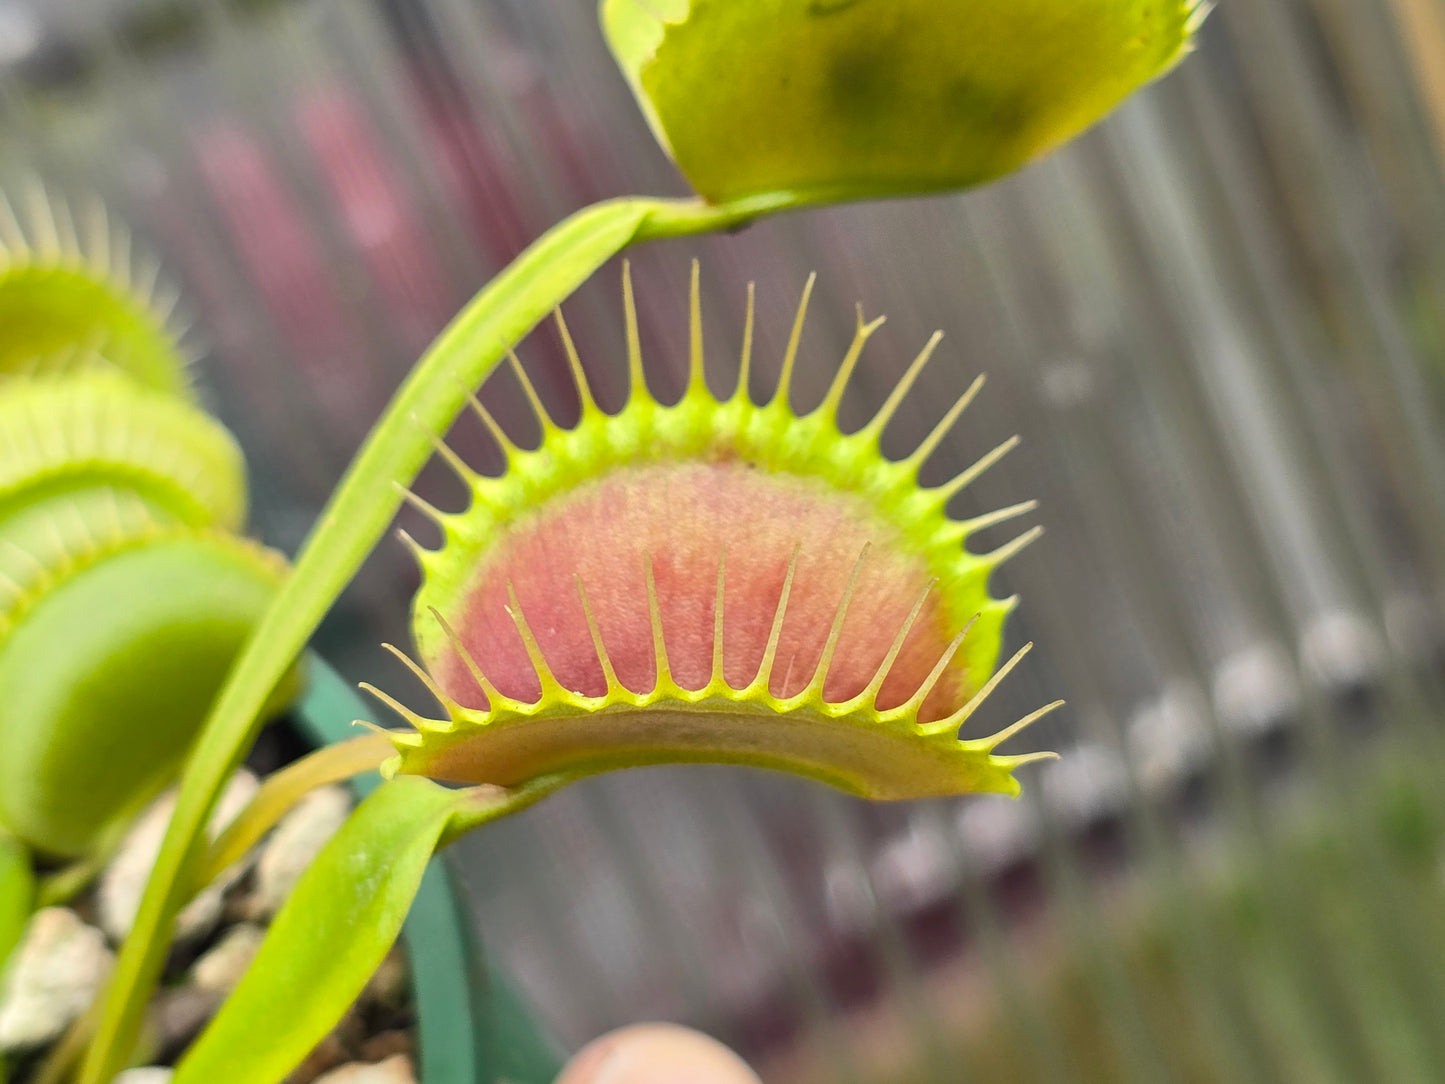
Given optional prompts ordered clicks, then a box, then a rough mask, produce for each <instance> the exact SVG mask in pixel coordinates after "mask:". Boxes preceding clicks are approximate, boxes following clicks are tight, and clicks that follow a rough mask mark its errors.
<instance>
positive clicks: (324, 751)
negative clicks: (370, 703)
mask: <svg viewBox="0 0 1445 1084" xmlns="http://www.w3.org/2000/svg"><path fill="white" fill-rule="evenodd" d="M394 752H396V750H395V749H394V748H393V747H392V744H391V739H390V738H388V737H387V736H386V735H385V734H363V735H361V736H360V737H357V738H352V739H350V740H349V741H342V742H337V743H336V744H335V745H327V746H324V747H322V748H320V749H318V750H316V751H315V752H314V753H308V754H307V755H306V756H304V757H302V758H301V759H300V760H298V761H296V762H295V763H293V764H288V765H286V767H284V768H282V769H281V770H280V771H279V772H275V773H274V774H272V775H270V776H268V777H267V778H266V781H265V782H264V783H262V784H261V789H260V790H258V791H257V792H256V796H255V797H254V798H252V799H251V800H250V802H248V803H247V804H246V808H245V809H243V810H241V812H240V813H238V814H236V819H235V820H233V821H232V822H231V823H230V824H229V825H227V826H226V830H225V831H224V832H222V833H221V834H220V836H219V837H218V838H217V839H216V841H215V842H214V843H212V844H211V847H210V849H209V850H208V851H207V852H206V857H205V860H204V861H203V862H202V863H201V864H200V866H199V867H198V868H197V870H196V876H195V884H196V887H197V889H200V888H203V887H205V886H206V885H208V884H210V883H211V882H212V881H214V880H215V879H216V878H218V877H220V876H221V874H223V873H224V872H226V870H227V869H229V868H230V866H231V865H232V864H233V863H235V862H239V861H240V860H241V859H242V858H244V857H245V855H246V852H247V851H249V850H250V849H251V848H252V847H254V846H255V845H256V844H257V843H259V842H260V841H261V837H262V836H264V835H265V834H266V833H267V832H269V831H270V830H271V829H272V828H275V827H276V825H277V823H278V822H279V821H280V820H281V818H282V817H284V816H285V815H286V814H287V813H288V812H290V810H291V809H292V808H293V807H294V806H295V805H296V803H297V802H299V801H301V799H302V798H304V797H306V795H308V794H310V793H311V792H312V791H313V790H315V789H316V788H317V787H324V786H326V785H327V784H329V783H340V782H343V781H344V780H347V779H350V778H351V777H352V776H353V775H360V774H361V773H362V772H368V771H369V772H374V771H376V770H377V769H378V768H379V767H380V766H381V764H382V762H383V761H384V760H386V759H387V757H389V756H391V755H392V754H393V753H394Z"/></svg>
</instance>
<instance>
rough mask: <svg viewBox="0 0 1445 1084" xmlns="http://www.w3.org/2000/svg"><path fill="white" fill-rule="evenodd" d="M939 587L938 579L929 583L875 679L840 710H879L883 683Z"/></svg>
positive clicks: (884, 658)
mask: <svg viewBox="0 0 1445 1084" xmlns="http://www.w3.org/2000/svg"><path fill="white" fill-rule="evenodd" d="M937 586H938V579H937V577H935V578H933V579H931V580H929V581H928V585H927V586H926V587H924V589H923V592H922V593H921V594H920V595H919V596H918V601H917V602H915V603H914V604H913V609H911V610H909V611H908V616H907V617H905V618H904V619H903V624H902V625H900V626H898V634H897V635H896V636H894V637H893V642H892V643H891V644H889V645H888V651H887V652H886V653H885V654H884V656H883V661H882V662H880V663H879V664H878V667H877V669H876V670H874V671H873V677H872V678H871V679H870V680H869V682H868V684H867V685H865V686H864V687H863V690H862V691H861V692H859V693H858V695H857V696H855V697H853V699H852V700H847V701H844V702H842V703H841V704H839V705H838V707H839V709H840V710H844V711H854V710H857V709H858V708H859V707H862V706H863V705H864V704H868V705H871V706H872V707H873V709H874V710H877V709H878V692H879V690H880V689H882V688H883V682H884V681H886V680H887V678H888V675H889V673H890V672H891V671H892V670H893V664H894V662H895V661H897V659H898V653H899V652H900V651H902V650H903V645H904V644H905V643H906V642H907V641H908V635H909V633H911V632H912V631H913V623H914V622H915V621H917V620H918V615H919V614H920V613H922V612H923V606H924V604H925V603H926V602H927V601H928V597H929V596H930V595H931V594H933V590H934V588H935V587H937Z"/></svg>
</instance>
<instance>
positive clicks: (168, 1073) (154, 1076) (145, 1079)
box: [111, 1065, 176, 1084]
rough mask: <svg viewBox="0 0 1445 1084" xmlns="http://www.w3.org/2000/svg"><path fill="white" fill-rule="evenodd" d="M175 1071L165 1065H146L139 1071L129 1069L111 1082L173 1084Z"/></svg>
mask: <svg viewBox="0 0 1445 1084" xmlns="http://www.w3.org/2000/svg"><path fill="white" fill-rule="evenodd" d="M175 1075H176V1071H175V1070H174V1069H167V1068H166V1067H165V1066H163V1065H145V1066H142V1067H141V1068H139V1069H127V1070H125V1072H123V1073H121V1074H120V1076H118V1077H116V1078H115V1080H113V1081H111V1084H171V1077H173V1076H175Z"/></svg>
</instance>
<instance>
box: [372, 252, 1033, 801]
mask: <svg viewBox="0 0 1445 1084" xmlns="http://www.w3.org/2000/svg"><path fill="white" fill-rule="evenodd" d="M699 281H700V279H699V272H698V271H697V270H696V268H694V271H693V277H692V282H691V285H690V289H689V308H688V349H689V354H688V388H687V391H686V392H685V393H684V396H683V399H682V400H681V401H680V402H679V403H678V404H677V405H676V406H671V407H669V406H663V405H661V404H659V403H658V402H656V401H654V400H653V399H652V398H651V397H650V394H649V392H648V389H647V380H646V373H645V372H644V369H643V364H642V356H641V348H640V343H639V336H638V328H637V314H636V299H635V297H634V296H633V292H632V282H631V277H630V271H629V270H628V269H626V268H625V267H624V273H623V298H624V304H625V319H626V326H627V349H628V355H627V356H628V361H627V365H628V369H629V376H630V378H631V381H632V392H631V394H630V396H629V399H628V401H627V403H626V404H625V405H624V407H623V408H622V410H621V411H620V412H619V413H618V414H616V415H607V414H605V413H603V412H602V411H600V410H597V409H595V407H593V406H592V405H591V404H592V403H593V402H594V400H593V399H592V396H591V394H590V390H589V389H588V388H587V387H586V380H585V376H584V375H583V374H582V368H581V364H580V361H578V360H577V355H576V351H575V345H574V344H572V343H571V340H570V336H568V334H567V332H566V330H565V324H564V323H561V322H560V321H559V330H560V331H561V333H562V334H563V336H564V342H565V343H566V344H567V351H568V356H569V364H570V365H571V366H572V369H573V373H574V377H575V378H576V379H577V380H578V381H579V396H580V398H581V401H582V412H581V413H582V419H581V421H579V423H578V425H577V427H576V428H575V429H574V430H572V431H569V432H566V433H563V432H561V431H547V432H544V439H543V446H542V447H541V448H540V449H539V450H538V451H536V452H526V453H522V454H519V455H511V456H509V462H508V467H507V471H508V473H507V474H506V475H505V476H504V477H502V478H500V479H497V480H495V483H494V484H493V485H492V486H491V488H490V492H489V494H488V500H487V503H486V506H485V507H480V506H479V504H478V503H477V502H474V503H473V505H472V507H471V508H470V509H468V510H467V511H466V512H463V513H458V514H456V515H454V516H449V517H448V530H447V531H446V532H445V533H446V538H445V541H444V543H443V546H442V547H441V549H440V550H437V551H431V552H429V553H427V555H426V557H425V558H424V560H423V572H424V582H423V586H422V588H421V591H420V592H419V594H418V598H417V604H416V613H417V617H418V620H417V622H416V624H415V633H416V640H417V654H418V658H419V660H420V662H421V664H422V666H423V668H424V669H425V670H426V672H427V673H428V674H429V675H430V676H431V678H432V680H433V682H434V683H435V686H436V688H437V690H438V691H439V692H440V693H442V694H443V695H444V696H445V697H448V698H450V700H451V702H452V703H453V704H455V705H456V707H449V708H448V711H449V714H450V715H451V719H452V722H453V723H454V724H455V725H454V727H453V728H452V729H451V730H449V731H448V732H447V733H446V734H445V735H437V736H436V737H435V739H434V740H433V739H431V738H428V739H427V740H426V741H425V742H424V743H423V745H422V746H421V747H418V748H399V760H398V761H397V768H398V770H401V771H404V772H422V773H426V774H431V775H433V776H435V777H437V778H442V779H448V780H455V781H458V782H474V783H493V784H496V785H500V786H513V785H519V784H523V783H526V782H528V781H529V780H533V779H536V778H538V777H539V775H551V776H554V777H561V778H572V777H575V776H577V775H580V774H587V773H589V772H593V771H601V770H606V769H607V768H609V767H624V766H629V765H632V764H640V763H651V762H665V761H669V760H683V761H695V760H718V761H723V762H729V763H747V764H757V765H762V766H769V767H783V768H788V769H791V770H796V771H800V772H803V773H804V774H808V775H814V776H816V777H818V778H820V779H824V780H826V781H829V782H832V783H835V784H837V785H839V786H843V787H845V788H846V789H849V790H852V791H854V792H855V793H859V794H865V795H869V796H872V797H906V796H910V795H921V794H955V793H961V792H965V791H969V790H999V791H1005V792H1011V791H1012V790H1014V789H1015V788H1016V784H1015V783H1014V781H1013V780H1012V779H1011V778H1010V777H1009V776H1008V774H1007V772H1006V771H1005V770H1004V769H1002V768H1000V767H999V766H998V765H997V764H996V763H995V762H994V761H993V760H991V759H990V757H989V756H988V755H987V754H981V753H979V752H978V751H977V750H972V749H966V748H964V747H962V746H960V745H959V744H958V743H957V742H956V741H949V742H940V741H937V740H935V739H934V738H933V737H932V736H930V735H929V734H928V733H925V732H923V731H921V730H920V729H919V727H920V724H923V725H925V726H926V725H928V724H929V723H930V722H931V721H932V720H943V719H950V718H952V720H953V725H955V726H956V725H957V722H958V719H959V718H960V716H959V715H958V713H959V711H960V709H961V708H964V707H967V706H968V705H969V704H971V703H973V702H974V697H975V695H976V694H977V693H978V692H979V690H980V688H981V687H983V686H985V685H986V683H987V679H988V675H989V674H990V673H991V672H992V670H993V668H994V665H995V662H996V660H997V653H998V644H999V638H1000V631H999V630H1000V626H1001V623H1002V621H1003V618H1004V616H1005V614H1006V612H1007V610H1008V605H1007V603H1005V602H1001V601H999V600H996V599H993V598H991V597H990V596H989V595H988V593H987V575H986V572H987V567H986V565H987V561H988V558H981V557H978V556H975V555H972V554H969V553H967V552H965V551H964V550H963V548H962V547H961V546H957V545H951V544H950V543H951V542H953V541H955V540H956V539H957V537H958V536H959V532H960V531H967V530H969V529H981V528H982V527H984V526H987V525H990V524H993V523H996V522H1002V521H1003V519H1005V518H1009V517H1011V516H1013V515H1019V514H1022V512H1023V511H1024V510H1025V509H1026V508H1027V507H1029V506H1028V505H1018V506H1014V507H1012V508H1010V509H1004V510H1000V511H998V512H994V513H989V514H988V515H986V516H982V517H976V518H975V519H973V520H971V521H968V522H966V523H964V524H958V523H955V522H954V521H952V520H949V519H948V518H947V517H946V515H945V513H944V509H943V507H942V504H941V502H937V501H935V500H933V499H932V496H931V494H932V492H933V491H922V490H920V489H919V487H918V483H917V479H916V474H917V466H918V463H919V462H921V460H922V459H923V458H924V457H926V456H927V455H928V454H929V453H930V452H931V451H932V449H933V447H935V446H936V445H937V443H938V442H939V441H941V439H942V436H943V434H944V433H945V432H946V431H947V426H948V425H949V424H952V423H953V422H954V421H956V420H957V417H958V415H959V414H961V412H962V410H963V409H964V407H965V406H966V405H967V401H968V399H969V398H971V397H972V395H973V394H975V393H976V391H977V383H975V385H974V388H973V389H972V390H971V391H970V392H969V393H968V394H967V395H965V396H964V397H963V399H962V400H960V404H959V405H958V406H957V407H955V409H954V410H953V411H951V412H950V417H949V418H948V419H947V420H946V424H945V425H943V426H941V427H940V428H939V429H938V431H937V432H936V433H935V434H934V435H933V436H931V437H930V438H928V440H927V441H925V444H924V446H923V447H922V450H921V452H918V453H915V458H912V459H906V460H902V461H893V460H889V459H887V458H886V457H884V456H883V455H882V453H881V451H880V450H879V448H878V434H879V432H880V431H881V429H882V427H883V426H884V425H886V424H887V422H888V419H889V417H890V416H891V414H892V413H893V411H894V410H896V408H897V405H898V403H899V402H900V401H901V398H902V395H903V394H904V393H906V391H907V388H908V386H909V384H911V383H912V382H913V380H914V379H916V377H917V375H918V373H919V372H920V371H921V369H922V366H923V365H924V364H925V363H926V362H927V360H928V356H929V354H930V353H931V352H932V351H933V349H934V347H935V345H936V344H937V341H938V338H937V336H935V337H934V338H933V340H931V341H930V343H929V345H928V346H927V347H925V349H924V350H923V351H922V352H921V353H920V354H919V356H918V358H916V359H915V361H914V363H913V364H912V365H911V366H910V367H909V371H908V373H907V374H905V376H904V378H903V380H902V382H901V383H900V386H899V388H898V389H896V390H895V391H894V392H893V393H892V394H890V395H889V396H888V398H887V400H886V401H885V403H884V406H883V408H881V409H880V411H879V414H878V415H877V416H875V418H874V420H873V421H872V422H870V423H869V427H865V429H864V430H861V431H859V432H857V433H853V434H844V433H842V432H841V431H840V430H839V428H838V425H837V420H836V414H837V409H838V405H839V402H840V401H841V398H842V396H843V394H844V390H845V388H846V387H847V384H848V382H849V380H850V378H851V377H852V375H853V372H854V371H855V369H856V366H857V365H858V364H859V362H860V359H861V355H862V353H863V348H864V344H865V343H866V341H867V339H868V337H869V336H870V335H871V334H872V333H873V332H874V331H875V330H876V329H877V327H878V326H879V324H880V323H881V321H878V320H874V321H871V322H870V321H866V320H865V319H864V318H863V316H862V313H861V312H859V314H858V317H857V324H856V331H855V335H854V338H853V341H852V343H851V344H850V346H849V349H848V351H847V353H846V355H845V357H844V358H843V360H842V361H841V363H840V364H839V368H838V372H837V373H836V374H835V376H834V378H833V381H832V383H831V385H830V387H829V390H828V392H827V394H826V395H825V397H824V400H823V403H822V405H821V410H822V414H821V415H819V416H818V417H817V418H816V419H815V420H808V421H804V420H803V419H800V418H798V417H797V414H796V411H794V409H793V408H792V406H791V404H790V402H789V399H790V394H789V389H790V387H791V381H792V380H793V378H794V375H795V374H796V373H797V371H798V370H797V366H798V365H799V364H800V361H799V358H800V353H801V336H802V330H803V326H804V321H805V317H806V310H807V305H808V297H809V294H810V292H811V289H812V281H811V280H810V283H809V286H808V288H807V289H805V290H804V294H803V299H802V303H801V304H800V305H799V308H798V311H797V313H796V315H795V317H794V321H793V327H792V333H791V335H790V337H789V344H788V348H787V352H786V353H785V355H784V357H783V360H782V367H781V372H780V376H779V381H778V390H777V391H776V392H775V394H774V395H773V397H772V398H771V399H770V401H769V402H768V403H767V404H766V405H763V406H757V405H755V404H753V403H752V401H751V398H750V396H749V395H748V389H747V384H748V371H749V366H750V364H751V360H750V359H751V350H752V342H753V330H752V328H753V318H754V317H753V313H754V306H753V302H752V296H753V295H752V292H751V291H750V293H749V305H748V316H747V325H746V327H745V329H744V334H743V353H742V358H741V361H740V369H741V378H740V381H739V389H738V391H737V392H735V393H734V394H733V395H732V396H731V397H729V398H728V399H727V400H726V401H723V402H719V401H717V399H715V398H714V397H713V396H712V395H711V394H710V393H707V391H706V389H705V384H706V376H707V374H706V361H705V355H704V339H703V328H702V323H701V299H700V285H699ZM484 420H485V419H484ZM799 423H802V424H799ZM488 424H489V425H490V426H491V427H492V428H493V429H494V430H496V431H499V430H500V426H498V425H497V424H496V423H495V421H489V422H488ZM545 428H546V427H545V426H544V429H545ZM439 454H442V455H443V456H445V455H446V453H445V452H441V451H440V449H439ZM995 554H996V555H997V556H999V557H1002V556H1005V555H1006V548H1005V550H1001V551H995ZM569 580H570V583H569V582H568V581H569ZM940 585H946V586H942V587H941V586H940ZM971 617H972V618H977V619H978V620H977V622H975V620H970V618H971ZM960 626H963V630H962V631H961V632H959V631H958V630H959V628H960ZM478 694H480V697H479V695H478ZM479 698H480V699H481V700H482V701H483V703H481V704H477V703H475V702H476V701H477V700H478V699H479ZM955 747H956V748H955Z"/></svg>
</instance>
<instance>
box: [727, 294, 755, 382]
mask: <svg viewBox="0 0 1445 1084" xmlns="http://www.w3.org/2000/svg"><path fill="white" fill-rule="evenodd" d="M757 293H758V290H757V284H756V283H753V282H750V283H748V307H747V312H746V314H745V315H744V316H743V346H742V350H741V351H740V352H739V354H738V386H737V388H736V390H734V392H733V398H734V399H736V400H738V401H739V402H747V401H748V394H749V392H748V381H749V380H750V379H751V377H752V371H753V317H754V315H755V312H756V307H757V306H756V303H757Z"/></svg>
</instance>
